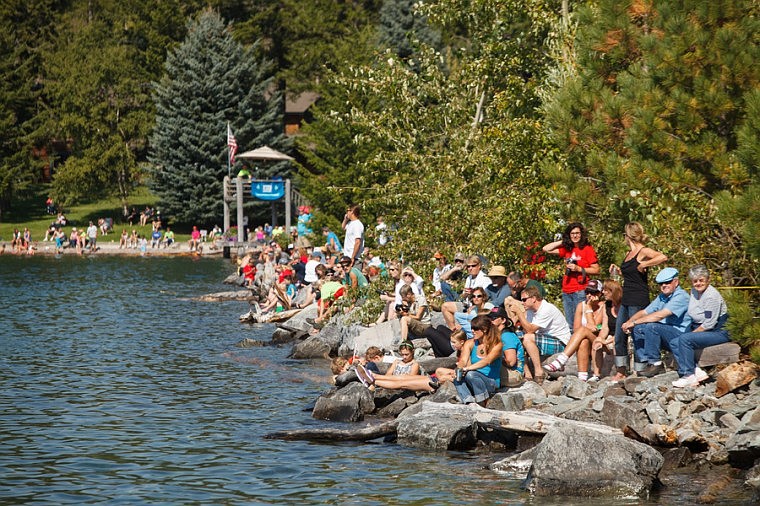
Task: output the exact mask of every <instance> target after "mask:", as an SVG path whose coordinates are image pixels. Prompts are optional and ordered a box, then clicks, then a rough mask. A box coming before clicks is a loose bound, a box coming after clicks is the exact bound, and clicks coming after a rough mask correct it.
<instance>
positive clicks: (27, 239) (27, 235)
mask: <svg viewBox="0 0 760 506" xmlns="http://www.w3.org/2000/svg"><path fill="white" fill-rule="evenodd" d="M31 246H32V232H30V231H29V228H28V227H24V235H23V236H22V237H21V249H23V250H24V251H29V248H31Z"/></svg>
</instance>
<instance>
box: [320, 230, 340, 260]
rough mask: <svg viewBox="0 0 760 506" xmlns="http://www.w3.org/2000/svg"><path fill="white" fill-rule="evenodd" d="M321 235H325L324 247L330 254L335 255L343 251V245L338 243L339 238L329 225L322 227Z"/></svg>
mask: <svg viewBox="0 0 760 506" xmlns="http://www.w3.org/2000/svg"><path fill="white" fill-rule="evenodd" d="M322 235H324V236H325V248H326V249H327V253H329V254H330V256H332V257H335V256H336V255H339V254H340V253H341V252H342V251H343V245H342V244H341V243H340V239H338V234H336V233H335V232H333V231H332V230H330V228H329V227H322ZM329 265H332V264H329Z"/></svg>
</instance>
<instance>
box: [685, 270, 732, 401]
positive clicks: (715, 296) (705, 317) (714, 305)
mask: <svg viewBox="0 0 760 506" xmlns="http://www.w3.org/2000/svg"><path fill="white" fill-rule="evenodd" d="M689 277H690V278H691V298H689V311H688V315H689V316H690V317H691V331H690V332H685V333H683V334H681V335H680V336H678V339H677V340H675V341H673V342H672V344H671V347H672V349H673V354H674V355H675V357H676V362H678V375H679V376H681V378H680V379H678V380H676V381H674V382H673V386H674V387H679V388H684V387H695V386H697V385H699V383H700V382H702V381H704V380H706V379H707V378H708V376H707V373H706V372H704V371H703V370H702V369H700V368H699V367H696V364H695V362H696V358H695V356H694V352H695V351H696V350H701V349H703V348H707V347H708V346H714V345H716V344H722V343H727V342H728V341H729V338H728V329H727V328H726V321H727V320H728V307H727V306H726V301H725V300H723V297H722V296H721V294H720V292H718V290H717V289H716V288H715V287H714V286H712V285H711V284H710V271H708V270H707V267H705V266H704V265H701V264H700V265H695V266H694V267H692V268H691V269H689Z"/></svg>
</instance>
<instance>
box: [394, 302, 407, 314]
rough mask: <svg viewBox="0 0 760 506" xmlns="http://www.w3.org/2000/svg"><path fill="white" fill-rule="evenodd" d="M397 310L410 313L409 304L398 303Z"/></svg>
mask: <svg viewBox="0 0 760 506" xmlns="http://www.w3.org/2000/svg"><path fill="white" fill-rule="evenodd" d="M396 312H397V313H408V312H409V306H408V305H406V304H396Z"/></svg>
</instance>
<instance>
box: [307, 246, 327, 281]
mask: <svg viewBox="0 0 760 506" xmlns="http://www.w3.org/2000/svg"><path fill="white" fill-rule="evenodd" d="M320 258H321V255H320V254H319V251H318V250H314V251H312V252H311V256H310V257H309V261H308V262H306V266H305V267H304V274H303V281H304V283H306V284H307V285H310V284H311V283H316V281H317V280H318V279H319V278H318V277H317V266H318V265H320V264H321V263H322V262H320V261H319V259H320Z"/></svg>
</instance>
